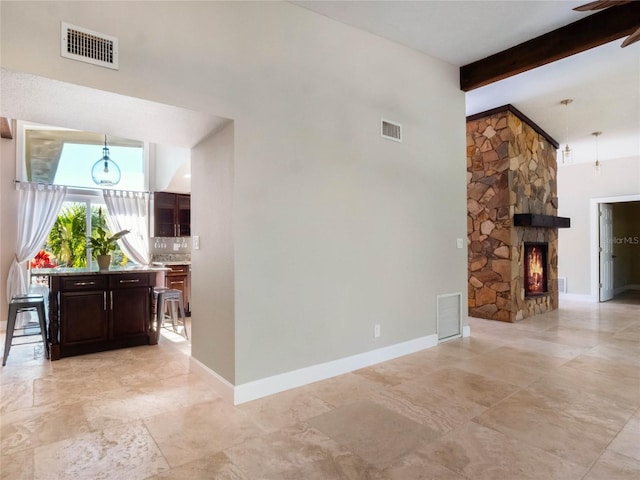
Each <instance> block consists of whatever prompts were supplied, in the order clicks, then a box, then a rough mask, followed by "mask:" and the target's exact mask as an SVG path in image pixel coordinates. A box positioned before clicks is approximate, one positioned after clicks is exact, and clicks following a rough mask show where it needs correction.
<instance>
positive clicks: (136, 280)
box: [120, 279, 140, 283]
mask: <svg viewBox="0 0 640 480" xmlns="http://www.w3.org/2000/svg"><path fill="white" fill-rule="evenodd" d="M139 281H140V280H139V279H135V280H120V283H138V282H139Z"/></svg>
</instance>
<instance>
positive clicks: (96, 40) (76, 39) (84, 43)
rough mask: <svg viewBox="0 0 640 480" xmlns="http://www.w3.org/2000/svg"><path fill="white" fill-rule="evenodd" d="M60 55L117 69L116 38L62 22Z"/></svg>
mask: <svg viewBox="0 0 640 480" xmlns="http://www.w3.org/2000/svg"><path fill="white" fill-rule="evenodd" d="M60 55H61V56H63V57H65V58H70V59H72V60H79V61H81V62H86V63H91V64H93V65H100V66H101V67H107V68H112V69H114V70H118V39H117V38H116V37H111V36H109V35H104V34H102V33H98V32H93V31H91V30H88V29H86V28H82V27H77V26H75V25H71V24H69V23H64V22H62V32H61V36H60Z"/></svg>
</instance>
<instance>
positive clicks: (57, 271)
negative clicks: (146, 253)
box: [31, 265, 170, 277]
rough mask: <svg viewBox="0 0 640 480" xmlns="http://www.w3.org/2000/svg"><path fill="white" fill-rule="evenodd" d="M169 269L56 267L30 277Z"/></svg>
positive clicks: (115, 273)
mask: <svg viewBox="0 0 640 480" xmlns="http://www.w3.org/2000/svg"><path fill="white" fill-rule="evenodd" d="M168 270H170V269H169V268H166V267H162V266H159V265H139V266H133V267H119V266H112V267H109V270H99V269H98V267H97V266H95V267H92V268H86V267H85V268H72V267H56V268H33V269H32V270H31V275H49V276H55V277H62V276H71V275H121V274H124V273H153V272H166V271H168Z"/></svg>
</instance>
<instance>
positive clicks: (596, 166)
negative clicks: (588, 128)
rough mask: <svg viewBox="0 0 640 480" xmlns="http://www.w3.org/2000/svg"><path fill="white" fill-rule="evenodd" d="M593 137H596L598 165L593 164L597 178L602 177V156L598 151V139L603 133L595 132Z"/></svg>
mask: <svg viewBox="0 0 640 480" xmlns="http://www.w3.org/2000/svg"><path fill="white" fill-rule="evenodd" d="M591 135H593V136H594V137H596V163H594V164H593V174H594V175H595V176H596V177H597V176H599V175H600V155H599V151H598V150H599V149H598V137H599V136H600V135H602V132H593V133H592V134H591Z"/></svg>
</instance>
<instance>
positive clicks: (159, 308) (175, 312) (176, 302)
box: [153, 287, 189, 339]
mask: <svg viewBox="0 0 640 480" xmlns="http://www.w3.org/2000/svg"><path fill="white" fill-rule="evenodd" d="M153 294H154V296H155V297H156V302H155V305H156V322H157V328H158V332H159V331H160V328H161V327H162V325H163V323H164V321H165V320H171V325H172V326H173V331H174V332H175V333H178V329H177V325H180V324H182V332H183V333H184V338H186V339H188V338H189V336H188V334H187V321H186V318H187V317H186V315H185V313H184V301H183V300H182V290H177V289H175V288H166V287H155V288H154V289H153ZM167 306H168V307H169V316H168V317H167V316H166V309H167Z"/></svg>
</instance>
